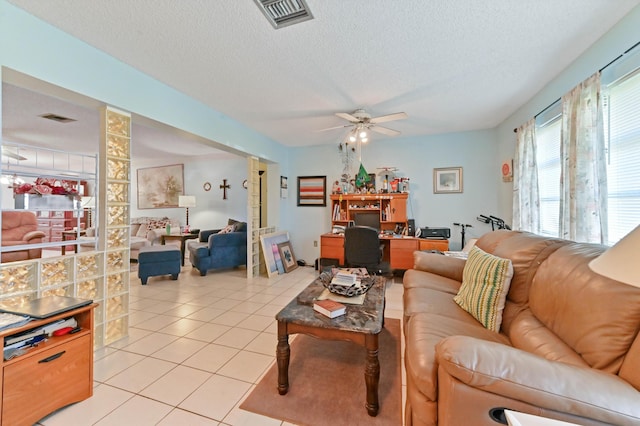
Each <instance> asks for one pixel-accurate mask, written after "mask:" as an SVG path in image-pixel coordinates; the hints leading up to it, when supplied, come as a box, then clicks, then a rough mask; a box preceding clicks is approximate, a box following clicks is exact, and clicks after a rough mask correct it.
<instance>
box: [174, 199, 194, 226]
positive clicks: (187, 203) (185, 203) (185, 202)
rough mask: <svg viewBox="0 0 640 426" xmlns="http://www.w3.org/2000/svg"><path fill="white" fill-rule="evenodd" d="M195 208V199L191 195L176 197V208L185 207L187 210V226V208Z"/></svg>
mask: <svg viewBox="0 0 640 426" xmlns="http://www.w3.org/2000/svg"><path fill="white" fill-rule="evenodd" d="M195 206H196V197H195V196H193V195H180V196H178V207H185V208H186V210H187V226H189V207H195Z"/></svg>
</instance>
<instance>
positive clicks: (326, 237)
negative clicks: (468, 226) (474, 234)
mask: <svg viewBox="0 0 640 426" xmlns="http://www.w3.org/2000/svg"><path fill="white" fill-rule="evenodd" d="M380 242H381V243H382V244H383V245H384V254H383V260H384V261H386V262H389V265H391V269H411V268H413V252H414V251H416V250H440V251H447V250H449V240H429V239H425V238H415V237H402V238H395V237H393V236H386V235H385V236H382V237H380ZM320 257H323V258H331V259H338V262H339V263H340V265H344V235H343V234H322V235H321V236H320Z"/></svg>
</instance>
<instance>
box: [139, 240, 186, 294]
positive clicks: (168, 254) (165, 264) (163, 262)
mask: <svg viewBox="0 0 640 426" xmlns="http://www.w3.org/2000/svg"><path fill="white" fill-rule="evenodd" d="M179 273H180V249H179V248H178V247H176V246H145V247H141V248H140V252H139V253H138V278H140V280H141V281H142V285H145V284H147V278H149V277H153V276H157V275H171V279H172V280H177V279H178V274H179Z"/></svg>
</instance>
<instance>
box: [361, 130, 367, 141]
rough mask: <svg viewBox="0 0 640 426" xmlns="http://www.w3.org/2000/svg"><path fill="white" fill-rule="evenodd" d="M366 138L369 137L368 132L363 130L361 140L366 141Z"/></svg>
mask: <svg viewBox="0 0 640 426" xmlns="http://www.w3.org/2000/svg"><path fill="white" fill-rule="evenodd" d="M366 137H367V132H366V131H364V130H363V131H361V132H360V139H366Z"/></svg>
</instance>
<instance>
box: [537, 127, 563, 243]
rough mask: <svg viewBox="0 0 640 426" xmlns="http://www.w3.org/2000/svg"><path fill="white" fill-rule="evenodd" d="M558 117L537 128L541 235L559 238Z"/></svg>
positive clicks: (559, 128)
mask: <svg viewBox="0 0 640 426" xmlns="http://www.w3.org/2000/svg"><path fill="white" fill-rule="evenodd" d="M561 127H562V121H561V120H560V116H556V117H555V118H553V119H552V120H551V121H548V122H547V123H546V124H543V125H541V126H540V127H538V128H537V129H536V163H537V164H538V193H539V195H540V233H541V234H542V235H547V236H550V237H557V236H558V235H559V233H560V130H561Z"/></svg>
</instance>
